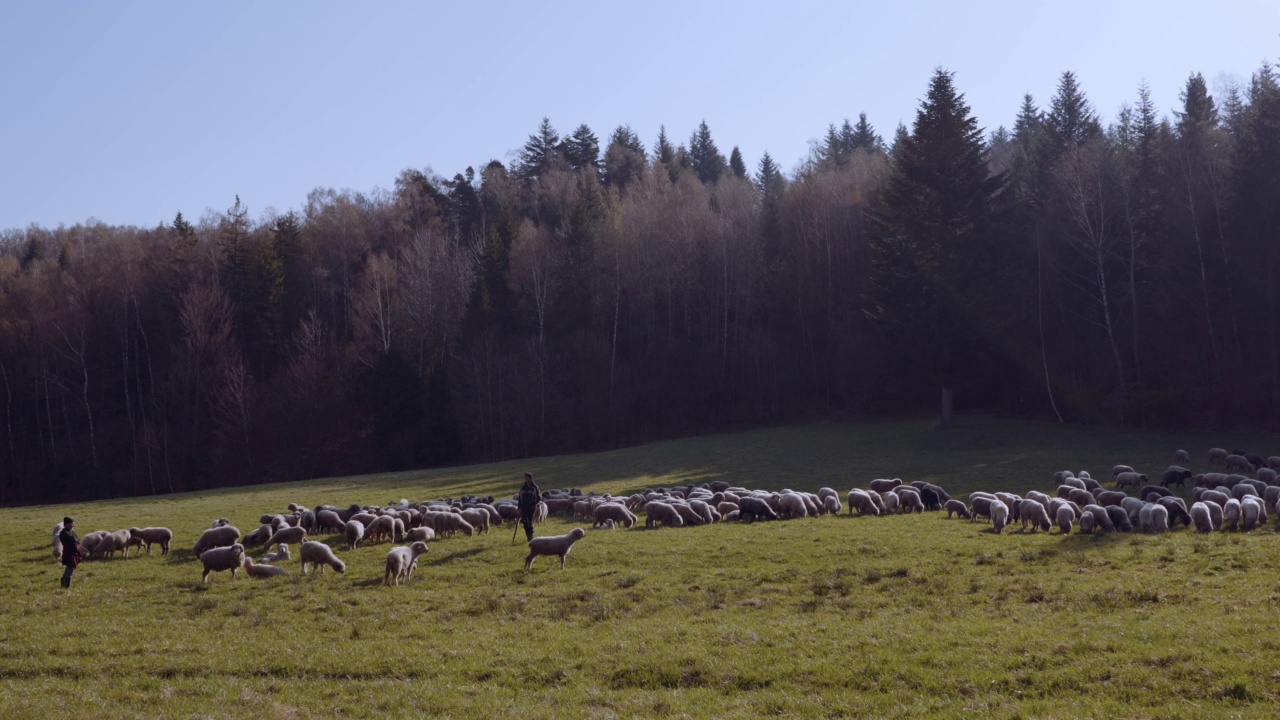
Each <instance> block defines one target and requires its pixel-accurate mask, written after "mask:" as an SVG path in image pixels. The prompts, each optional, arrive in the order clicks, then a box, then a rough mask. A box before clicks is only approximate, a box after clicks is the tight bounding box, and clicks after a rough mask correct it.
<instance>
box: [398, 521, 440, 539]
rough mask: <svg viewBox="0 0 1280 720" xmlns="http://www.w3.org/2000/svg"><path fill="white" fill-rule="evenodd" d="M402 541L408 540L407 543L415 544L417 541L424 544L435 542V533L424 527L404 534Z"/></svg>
mask: <svg viewBox="0 0 1280 720" xmlns="http://www.w3.org/2000/svg"><path fill="white" fill-rule="evenodd" d="M404 539H405V540H408V541H409V542H417V541H421V542H426V541H428V540H435V539H436V531H435V530H432V529H431V528H429V527H426V526H425V525H424V526H422V527H416V528H413V529H412V530H410V531H408V532H406V533H405V534H404Z"/></svg>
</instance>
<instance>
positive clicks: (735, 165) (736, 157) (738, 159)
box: [729, 145, 747, 178]
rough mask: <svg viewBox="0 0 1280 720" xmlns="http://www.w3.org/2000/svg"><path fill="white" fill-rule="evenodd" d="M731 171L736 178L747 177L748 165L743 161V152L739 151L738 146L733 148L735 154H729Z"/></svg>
mask: <svg viewBox="0 0 1280 720" xmlns="http://www.w3.org/2000/svg"><path fill="white" fill-rule="evenodd" d="M729 169H730V170H732V171H733V176H734V177H736V178H744V177H746V176H747V164H746V163H744V162H743V161H742V151H740V150H738V146H737V145H734V146H733V152H731V153H729Z"/></svg>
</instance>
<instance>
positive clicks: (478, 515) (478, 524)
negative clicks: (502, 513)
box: [401, 506, 621, 535]
mask: <svg viewBox="0 0 1280 720" xmlns="http://www.w3.org/2000/svg"><path fill="white" fill-rule="evenodd" d="M619 507H621V506H619ZM461 514H462V519H463V520H466V521H467V523H468V524H470V525H471V527H472V528H474V529H475V530H477V531H478V532H479V533H480V534H481V535H487V534H488V533H489V523H490V522H491V521H492V520H493V516H492V515H490V514H489V511H488V510H485V509H483V508H467V509H466V510H463V511H462V513H461ZM403 534H404V533H403V532H402V533H401V535H403Z"/></svg>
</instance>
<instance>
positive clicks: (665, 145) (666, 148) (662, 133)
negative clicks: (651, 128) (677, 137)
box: [653, 125, 676, 165]
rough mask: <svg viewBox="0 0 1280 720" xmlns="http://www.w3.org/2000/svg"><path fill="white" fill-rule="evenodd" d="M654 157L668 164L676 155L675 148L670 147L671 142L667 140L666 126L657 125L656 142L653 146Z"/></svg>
mask: <svg viewBox="0 0 1280 720" xmlns="http://www.w3.org/2000/svg"><path fill="white" fill-rule="evenodd" d="M653 154H654V158H655V159H657V161H658V162H660V163H662V164H664V165H670V164H671V161H672V160H674V159H675V157H676V151H675V148H673V147H671V142H670V141H669V140H667V126H666V125H661V126H659V127H658V142H657V143H655V144H654V146H653Z"/></svg>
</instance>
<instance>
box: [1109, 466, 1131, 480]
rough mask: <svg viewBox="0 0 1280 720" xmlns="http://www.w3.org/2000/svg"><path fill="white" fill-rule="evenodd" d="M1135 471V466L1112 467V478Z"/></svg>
mask: <svg viewBox="0 0 1280 720" xmlns="http://www.w3.org/2000/svg"><path fill="white" fill-rule="evenodd" d="M1127 472H1130V473H1131V472H1133V467H1132V466H1129V465H1117V466H1115V467H1113V468H1111V479H1112V480H1114V479H1116V477H1117V476H1118V475H1119V474H1120V473H1127Z"/></svg>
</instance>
